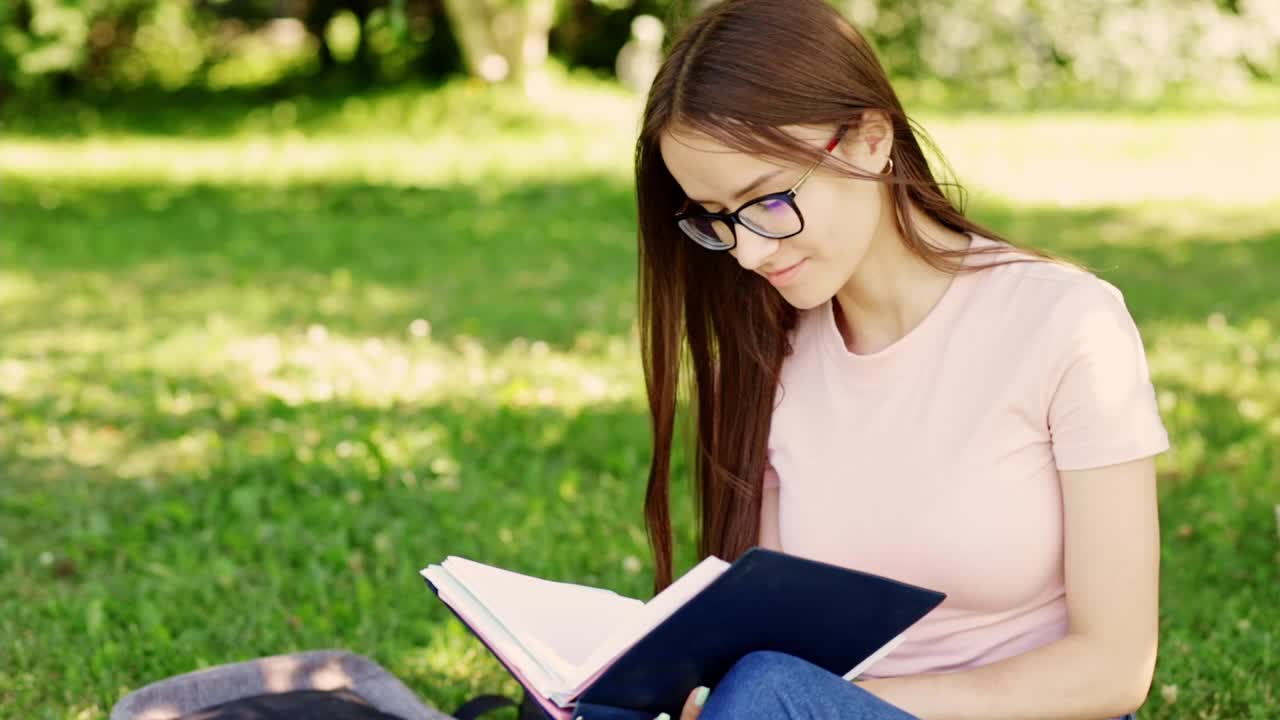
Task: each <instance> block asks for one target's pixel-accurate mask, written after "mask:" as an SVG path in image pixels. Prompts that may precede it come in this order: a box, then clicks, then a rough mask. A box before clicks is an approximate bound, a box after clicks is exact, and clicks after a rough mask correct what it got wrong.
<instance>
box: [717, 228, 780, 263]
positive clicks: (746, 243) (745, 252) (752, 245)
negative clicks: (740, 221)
mask: <svg viewBox="0 0 1280 720" xmlns="http://www.w3.org/2000/svg"><path fill="white" fill-rule="evenodd" d="M734 229H735V231H736V232H737V238H738V242H737V245H736V246H735V247H734V248H733V249H732V250H730V251H729V252H730V253H732V254H733V257H734V258H735V259H737V261H738V264H739V265H741V266H742V269H743V270H749V271H751V272H755V270H756V268H758V267H760V266H761V265H762V264H764V261H765V260H768V259H769V258H770V257H771V256H772V255H773V254H774V253H775V252H777V250H778V244H779V242H781V241H779V240H774V239H772V238H767V237H762V236H760V235H757V234H755V233H753V232H751V231H750V230H748V229H747V228H745V227H743V226H742V225H739V226H738V227H736V228H734Z"/></svg>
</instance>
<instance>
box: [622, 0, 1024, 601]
mask: <svg viewBox="0 0 1280 720" xmlns="http://www.w3.org/2000/svg"><path fill="white" fill-rule="evenodd" d="M867 111H880V112H881V113H884V115H885V116H887V117H888V118H889V120H890V122H891V123H892V128H893V146H892V151H891V157H892V159H893V168H894V172H893V174H892V175H891V176H877V175H867V174H865V173H861V172H859V171H857V170H856V169H855V168H852V166H845V167H844V168H842V169H841V172H843V173H844V174H847V175H848V176H850V177H861V178H872V179H877V180H880V181H882V182H889V183H891V184H892V188H891V195H892V199H893V205H894V209H895V216H896V222H897V224H898V228H899V230H900V232H901V235H902V237H903V239H904V241H905V242H906V244H907V246H908V247H909V248H910V249H911V251H913V252H914V253H915V254H916V255H918V256H919V257H920V258H922V259H923V260H925V261H927V262H928V263H930V264H931V265H933V266H934V267H937V268H939V269H944V270H947V271H950V272H958V271H961V269H962V265H963V264H964V263H963V261H964V255H965V254H966V252H965V251H947V250H941V249H938V248H935V247H933V246H932V245H930V244H929V243H927V242H926V241H925V240H924V238H923V237H921V234H920V233H919V231H918V228H917V227H916V226H915V225H914V224H913V222H912V220H911V214H910V213H909V212H908V210H909V208H911V207H912V206H914V207H916V208H918V209H919V210H920V211H922V212H923V213H925V214H926V215H928V216H929V217H931V218H932V219H934V220H936V221H937V222H939V223H941V224H942V225H943V226H945V227H947V228H950V229H952V230H955V231H960V232H973V233H976V234H979V235H982V236H984V237H988V238H992V239H997V240H1002V238H1000V237H999V236H998V235H996V234H995V233H993V232H992V231H991V230H988V229H987V228H984V227H982V226H980V225H978V224H977V223H974V222H973V221H971V220H969V219H968V218H966V217H965V216H964V214H963V213H962V211H961V210H960V209H958V208H957V207H956V206H955V205H954V204H953V203H952V201H951V200H950V199H949V198H948V197H947V196H946V195H945V194H944V193H943V191H942V189H941V187H940V185H939V183H938V182H937V181H936V180H935V179H934V177H933V174H932V172H931V171H930V168H929V164H928V162H927V161H926V158H925V154H924V152H923V150H922V149H921V146H920V142H919V140H918V139H917V133H916V131H915V125H914V123H913V122H912V121H911V120H910V119H908V118H907V116H906V114H905V113H904V112H903V109H902V105H901V104H900V103H899V101H898V98H897V95H896V94H895V93H894V91H893V88H892V87H891V86H890V84H889V80H888V78H887V76H886V75H885V72H884V69H883V68H882V67H881V65H880V62H879V61H878V60H877V59H876V56H875V53H874V51H873V50H872V49H871V47H870V46H869V45H868V44H867V42H866V40H865V39H864V38H863V37H862V35H861V34H859V32H858V31H857V30H856V29H855V28H854V27H853V26H852V25H851V24H850V23H849V22H847V21H846V20H845V19H844V18H843V17H842V16H841V15H840V14H839V13H838V12H837V11H835V10H834V9H833V8H831V7H830V6H829V5H827V4H826V3H825V2H823V0H724V1H723V2H721V3H719V4H718V5H716V6H714V7H712V8H711V9H709V10H708V11H706V12H705V13H703V14H702V15H700V16H698V17H697V18H695V19H694V20H693V21H692V22H691V24H689V25H688V27H687V28H686V29H685V30H684V31H683V32H682V33H681V34H680V36H679V37H678V38H677V39H676V40H675V42H674V43H673V44H672V46H671V48H670V50H669V51H668V53H667V56H666V58H665V60H664V61H663V63H662V66H661V68H660V69H659V71H658V74H657V76H656V78H655V80H654V82H653V85H652V87H651V89H650V91H649V97H648V102H647V104H646V106H645V111H644V119H643V125H642V129H641V132H640V137H639V140H638V141H637V143H636V196H637V205H638V212H639V225H640V232H639V241H640V248H639V258H640V265H639V279H638V286H639V288H638V289H639V293H640V297H639V304H640V326H641V334H640V342H641V353H642V355H643V361H644V372H645V383H646V387H647V389H648V396H649V398H648V399H649V411H650V414H651V416H652V417H651V421H652V433H653V459H652V462H651V465H650V468H649V486H648V490H647V493H646V497H645V519H646V524H647V528H648V533H649V542H650V544H651V546H652V548H653V552H654V556H655V564H656V576H655V578H654V586H655V589H656V590H659V591H660V590H662V589H663V588H665V587H666V586H668V585H669V584H670V583H671V580H672V531H671V514H670V500H669V495H670V484H671V483H670V478H671V449H672V436H673V433H674V431H675V424H676V420H675V418H676V410H677V403H678V397H679V392H678V391H679V389H680V385H681V380H682V375H683V379H684V382H685V383H686V384H687V391H688V392H689V397H690V398H691V403H690V405H691V407H690V412H691V414H692V424H693V428H694V436H693V448H694V452H693V458H692V462H693V465H694V473H695V503H696V508H697V515H698V555H699V557H705V556H707V555H711V554H714V555H717V556H719V557H721V558H724V559H726V560H730V561H732V560H733V559H735V558H737V557H738V556H739V555H741V554H742V553H743V552H745V551H746V550H747V549H748V548H750V547H751V546H752V545H755V544H756V543H757V542H758V533H759V518H760V508H761V490H760V487H761V480H762V477H763V475H764V472H765V466H766V456H765V454H766V444H767V442H768V435H769V424H770V420H771V418H772V412H773V408H774V396H775V392H776V389H777V387H778V381H779V375H780V372H781V368H782V362H783V358H784V357H785V356H786V354H787V353H788V352H789V351H790V348H789V346H788V341H787V334H788V331H790V330H791V329H792V328H793V327H794V325H795V321H796V317H797V314H796V310H795V309H794V308H793V307H791V306H790V305H788V304H787V302H786V301H785V300H783V299H782V297H781V296H780V295H779V294H778V293H777V291H776V290H774V289H773V288H772V287H771V286H769V285H768V283H766V282H765V281H764V279H763V278H761V277H760V276H759V275H757V274H756V273H752V272H746V271H744V270H742V269H741V268H740V267H739V266H738V264H737V263H735V262H733V261H732V259H731V258H729V257H728V256H727V255H726V254H723V253H715V252H710V251H707V250H704V249H702V248H700V247H698V246H696V245H695V244H694V243H693V242H691V241H690V240H689V239H688V238H686V237H685V236H684V235H683V234H681V232H680V231H679V229H678V228H677V227H676V225H675V224H674V222H673V220H672V217H673V216H674V215H675V214H676V212H677V211H678V210H679V209H680V207H681V205H682V204H683V202H684V200H685V196H684V193H683V192H682V191H681V189H680V186H679V185H678V184H677V183H676V181H675V179H674V178H673V177H672V176H671V174H670V172H669V171H668V169H667V167H666V164H665V163H664V162H663V159H662V155H661V152H660V147H659V142H660V139H661V137H662V133H664V132H667V131H668V130H670V129H671V128H672V127H673V126H675V125H677V124H678V125H679V126H680V127H681V128H682V129H691V130H696V131H700V132H703V133H706V134H708V135H710V136H711V137H714V138H717V139H718V140H720V141H721V142H722V143H723V144H725V145H726V146H728V147H731V148H734V149H738V150H741V151H743V152H748V153H757V154H761V155H765V156H770V157H774V158H791V159H793V160H797V161H799V160H800V159H803V158H808V159H809V160H810V161H816V160H817V159H818V158H819V157H822V154H821V150H822V148H814V147H810V146H808V145H806V144H804V143H803V142H800V141H799V140H797V139H795V138H793V137H792V136H791V135H789V134H787V133H786V132H784V131H782V129H781V128H782V127H784V126H788V125H829V126H831V127H833V128H834V127H835V126H837V125H841V124H844V125H848V126H849V128H850V134H851V135H853V134H856V132H857V129H858V121H859V119H860V118H861V117H862V115H863V113H865V112H867ZM921 135H922V136H923V133H921ZM993 249H994V250H999V248H998V247H997V248H993ZM978 252H981V251H978ZM1027 253H1028V255H1029V256H1036V257H1045V258H1047V257H1049V256H1048V255H1047V254H1044V253H1041V252H1039V251H1034V250H1028V251H1027ZM995 264H1003V263H995ZM983 267H988V266H983Z"/></svg>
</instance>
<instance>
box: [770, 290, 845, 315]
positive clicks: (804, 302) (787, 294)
mask: <svg viewBox="0 0 1280 720" xmlns="http://www.w3.org/2000/svg"><path fill="white" fill-rule="evenodd" d="M778 294H779V295H781V296H782V299H783V300H786V301H787V304H788V305H790V306H791V307H793V308H795V309H797V310H812V309H813V308H816V307H818V306H819V305H821V304H822V303H824V302H826V301H827V300H830V299H831V295H832V293H825V294H824V293H821V292H816V291H815V288H812V287H805V286H804V285H796V286H793V287H786V288H778Z"/></svg>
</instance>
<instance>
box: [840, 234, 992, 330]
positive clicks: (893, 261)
mask: <svg viewBox="0 0 1280 720" xmlns="http://www.w3.org/2000/svg"><path fill="white" fill-rule="evenodd" d="M885 217H886V218H889V220H888V221H887V222H885V223H882V224H881V229H880V230H879V231H878V232H876V234H875V235H874V236H873V238H872V240H871V244H870V245H869V246H868V247H867V252H866V254H865V255H864V256H863V258H862V261H861V262H860V263H859V264H858V268H857V270H856V271H854V274H853V276H852V277H850V278H849V281H848V282H847V283H845V285H844V287H842V288H840V290H838V291H837V292H836V297H835V301H836V302H837V303H838V307H837V312H836V318H837V320H838V323H839V328H840V334H841V335H842V336H843V337H844V342H845V346H846V347H847V348H848V349H849V351H850V352H854V353H858V354H862V355H868V354H871V353H874V352H878V351H880V350H883V349H884V348H886V347H888V346H890V345H892V344H893V343H895V342H897V341H898V340H899V339H901V338H902V337H904V336H906V334H907V333H909V332H911V330H912V329H913V328H915V327H916V326H917V325H919V324H920V321H921V320H923V319H924V318H925V316H926V315H928V314H929V311H930V310H932V309H933V307H934V306H935V305H937V303H938V300H939V299H941V297H942V296H943V294H944V293H946V291H947V288H948V287H949V286H950V284H951V279H952V275H951V274H950V273H946V272H943V271H941V270H938V269H937V268H934V267H933V266H932V265H930V264H929V263H927V262H925V261H924V260H922V259H921V258H920V257H918V256H917V255H916V254H915V253H913V252H911V250H910V249H908V248H907V246H906V244H905V243H904V242H903V239H902V236H901V234H900V233H899V232H898V230H897V224H896V223H895V222H893V220H892V218H893V212H892V209H890V210H889V212H888V213H886V214H885ZM912 220H913V221H915V224H916V227H917V228H918V230H919V232H920V234H921V235H922V236H923V238H924V239H925V241H926V242H927V243H929V244H931V245H934V246H936V247H939V248H942V249H951V250H957V249H963V248H966V247H968V245H969V242H970V238H969V236H968V235H966V234H964V233H961V232H956V231H954V230H951V229H949V228H946V227H944V226H942V225H940V224H938V223H937V222H935V221H934V220H933V219H932V218H929V217H928V216H926V215H924V214H923V213H920V212H918V211H915V210H914V209H913V211H912Z"/></svg>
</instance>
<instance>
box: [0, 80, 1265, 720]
mask: <svg viewBox="0 0 1280 720" xmlns="http://www.w3.org/2000/svg"><path fill="white" fill-rule="evenodd" d="M636 112H637V106H636V103H635V101H634V100H633V99H631V98H628V97H627V96H625V95H622V94H621V93H619V92H618V91H616V90H614V89H612V88H611V87H610V86H607V85H601V84H598V83H593V82H588V81H583V80H577V81H574V82H571V83H569V84H567V85H565V86H563V87H560V88H558V89H556V90H554V91H553V94H552V95H551V96H550V97H546V98H542V99H540V100H535V101H529V102H525V101H521V100H519V99H517V98H513V97H511V96H509V95H507V94H505V93H502V92H491V91H486V90H482V89H478V88H475V87H473V86H470V85H466V84H454V85H449V86H446V87H443V88H435V89H427V90H424V89H409V90H394V91H386V92H380V93H376V94H370V95H365V96H361V97H354V98H327V99H283V100H276V101H271V102H262V103H256V102H253V101H252V100H250V99H246V98H230V99H221V100H219V99H211V98H200V97H193V98H183V99H182V100H181V101H169V102H151V101H137V102H134V103H121V104H119V106H99V107H95V106H90V105H88V104H83V103H81V104H76V103H67V104H60V105H54V106H47V107H42V108H39V109H38V110H36V111H35V112H31V113H27V112H24V113H21V114H19V113H16V112H14V111H12V110H11V111H10V112H9V113H8V114H7V115H0V121H3V123H4V124H3V125H2V126H0V716H3V717H32V718H96V717H102V716H103V715H104V714H105V713H106V712H107V711H108V710H109V709H110V707H111V705H112V704H113V703H114V702H115V701H116V700H117V699H119V697H120V696H122V695H123V694H124V693H126V692H128V691H129V690H131V689H133V688H136V687H139V686H141V685H143V684H146V683H147V682H150V681H153V680H156V679H159V678H161V677H164V676H168V675H172V674H176V673H180V672H184V671H187V670H191V669H195V668H197V667H202V666H207V665H211V664H218V663H223V662H230V661H236V660H241V659H246V658H251V657H254V656H260V655H267V654H275V653H280V652H287V651H292V650H298V649H310V648H321V647H344V648H349V649H353V650H355V651H357V652H360V653H363V654H366V655H368V656H370V657H372V658H374V659H375V660H377V661H378V662H380V663H382V664H383V665H385V666H386V667H388V668H389V669H390V670H392V671H393V672H394V673H395V674H396V675H398V676H399V677H401V678H403V679H404V680H405V681H406V682H407V683H408V684H409V685H410V686H411V687H412V688H413V689H415V690H416V691H418V692H419V694H420V695H421V696H422V697H424V698H426V699H428V700H430V701H432V702H434V703H436V704H439V705H440V706H442V707H445V708H448V707H451V706H453V705H454V704H455V703H456V702H458V701H459V700H460V699H462V698H464V697H465V696H467V695H469V694H472V693H476V692H482V691H492V690H505V691H508V692H513V691H514V690H515V686H514V684H513V683H512V681H510V680H509V679H508V678H507V677H506V675H505V673H503V672H502V670H501V668H500V667H499V666H498V665H497V663H496V662H495V661H493V660H492V659H491V658H490V657H489V656H488V655H487V654H486V653H485V651H484V650H483V648H482V647H481V646H480V645H479V644H478V643H476V642H475V641H473V640H472V639H471V638H470V636H469V635H468V634H467V633H466V632H465V631H464V630H463V629H462V628H461V627H460V626H459V625H458V624H457V623H456V622H455V621H453V620H451V619H449V617H448V616H447V611H445V610H444V609H443V608H442V607H441V606H440V605H439V604H438V602H437V601H436V600H435V599H434V597H433V596H432V595H431V593H430V592H429V591H428V590H427V589H426V587H425V586H424V585H423V583H422V581H421V579H420V578H419V577H418V576H417V570H418V569H419V568H421V567H423V566H424V565H425V564H427V563H428V562H433V561H436V560H438V559H440V558H441V557H443V556H444V555H445V554H461V555H467V556H471V557H474V558H476V559H481V560H484V561H487V562H492V563H496V564H500V565H504V566H508V567H512V568H516V569H519V570H522V571H525V572H529V573H533V574H536V575H542V576H546V577H553V578H558V579H563V580H568V581H573V582H584V583H592V584H598V585H603V586H607V587H610V588H613V589H616V590H618V591H619V592H623V593H626V594H631V595H636V596H644V595H646V593H647V591H648V589H649V587H650V582H651V581H650V577H651V575H650V572H651V564H650V559H649V555H648V550H647V545H646V542H645V538H644V534H643V518H642V513H641V505H642V498H643V492H644V479H645V472H646V468H647V450H648V432H647V423H646V415H645V409H644V400H643V388H642V384H641V379H640V373H639V365H638V358H637V351H636V343H635V341H634V338H633V331H634V317H635V301H634V275H635V270H634V266H635V240H634V228H635V222H634V217H633V207H632V202H633V201H632V195H631V186H630V178H629V172H630V170H629V166H628V162H629V159H630V156H631V149H632V148H631V145H630V143H631V138H632V136H633V133H634V130H635V126H636ZM921 121H922V122H923V123H924V125H925V127H926V128H928V129H929V130H930V131H931V132H932V133H933V135H934V137H935V139H936V140H937V141H938V142H939V144H940V145H941V147H942V149H943V150H944V151H945V153H946V154H947V157H948V159H949V160H950V161H951V163H952V165H953V166H954V168H955V170H956V172H957V173H958V175H959V177H960V179H961V180H963V181H964V182H965V183H966V184H967V185H968V186H969V187H970V189H971V193H970V197H969V207H970V210H971V212H972V214H973V215H974V216H976V217H977V218H979V219H980V220H981V221H983V222H986V223H989V224H990V225H992V226H994V227H995V228H996V229H998V230H1000V231H1002V232H1004V233H1006V234H1007V235H1009V236H1010V237H1012V238H1013V239H1015V240H1016V241H1020V242H1025V243H1030V244H1036V245H1039V246H1042V247H1045V248H1048V249H1051V250H1055V251H1058V252H1061V253H1064V254H1067V255H1069V256H1071V257H1074V258H1076V259H1079V260H1081V261H1083V262H1085V263H1087V264H1089V265H1090V266H1091V267H1093V268H1095V270H1096V271H1097V272H1098V273H1099V274H1100V275H1102V276H1103V277H1105V278H1107V279H1109V280H1111V281H1112V282H1114V283H1115V284H1116V285H1117V286H1119V287H1120V288H1121V289H1122V290H1123V291H1124V292H1125V296H1126V299H1127V301H1128V303H1129V307H1130V309H1131V310H1132V312H1133V314H1134V315H1135V317H1136V318H1137V319H1138V321H1139V324H1140V326H1141V329H1142V333H1143V337H1144V340H1145V342H1146V345H1147V349H1148V353H1149V357H1150V361H1151V367H1152V371H1153V373H1154V376H1155V381H1156V384H1157V387H1158V391H1159V398H1160V405H1161V409H1162V412H1163V415H1164V419H1165V422H1166V425H1167V426H1168V428H1169V430H1170V433H1171V435H1172V440H1173V445H1174V449H1173V451H1171V452H1170V453H1168V454H1166V455H1165V456H1163V457H1162V458H1161V459H1160V461H1159V468H1160V475H1161V501H1162V507H1161V512H1162V517H1161V520H1162V526H1163V531H1164V532H1163V552H1164V555H1163V557H1164V567H1163V578H1162V603H1161V613H1162V616H1161V622H1162V628H1163V635H1162V651H1161V656H1160V661H1159V665H1158V669H1157V677H1156V680H1155V684H1154V686H1153V690H1152V693H1151V697H1150V698H1149V700H1148V703H1147V705H1146V707H1145V708H1144V711H1143V717H1144V718H1206V719H1212V718H1220V719H1224V720H1225V719H1231V720H1236V719H1238V718H1265V717H1274V714H1275V710H1274V708H1275V707H1276V706H1277V703H1280V697H1277V695H1278V694H1280V683H1278V682H1277V678H1280V540H1278V538H1280V535H1278V534H1277V530H1278V528H1277V519H1276V514H1275V509H1274V508H1275V506H1276V504H1277V503H1278V502H1280V210H1278V209H1277V208H1280V184H1277V183H1275V182H1274V181H1272V182H1265V181H1264V180H1263V178H1264V177H1265V176H1266V175H1267V174H1268V173H1269V174H1270V175H1272V176H1274V168H1276V167H1280V147H1278V146H1277V144H1276V143H1275V142H1274V138H1276V137H1280V115H1274V114H1273V115H1268V114H1266V113H1261V112H1259V113H1251V114H1248V115H1240V116H1237V115H1231V114H1212V113H1207V114H1182V115H1175V116H1167V117H1149V116H1140V115H1132V114H1123V113H1117V114H1071V113H1060V114H1055V115H1030V116H1028V115H1018V116H993V115H983V114H973V113H970V114H964V115H949V114H945V113H942V112H938V111H934V112H932V113H924V114H922V116H921ZM685 467H686V466H685V465H684V463H683V462H682V461H681V462H679V463H678V464H677V472H678V473H681V474H683V473H684V471H685ZM689 510H690V509H689V507H688V503H687V495H683V496H681V502H680V503H679V504H678V512H677V514H676V518H677V521H678V522H679V523H681V529H680V533H679V536H680V540H681V544H682V550H681V553H680V555H679V561H680V563H681V566H682V567H684V566H687V565H688V564H689V563H690V562H691V561H692V560H693V556H692V554H691V549H690V547H689V544H690V543H689V541H690V539H691V528H690V525H689V522H690V518H691V513H690V511H689Z"/></svg>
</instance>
